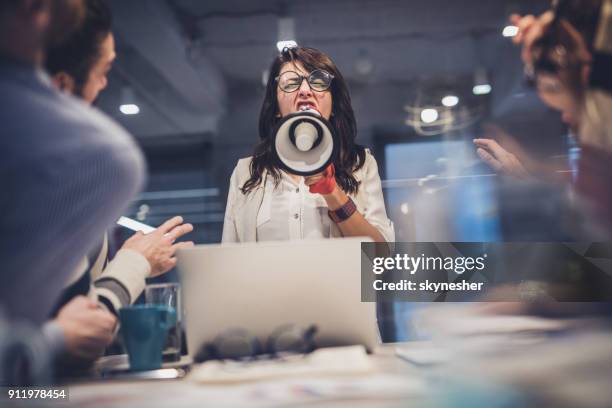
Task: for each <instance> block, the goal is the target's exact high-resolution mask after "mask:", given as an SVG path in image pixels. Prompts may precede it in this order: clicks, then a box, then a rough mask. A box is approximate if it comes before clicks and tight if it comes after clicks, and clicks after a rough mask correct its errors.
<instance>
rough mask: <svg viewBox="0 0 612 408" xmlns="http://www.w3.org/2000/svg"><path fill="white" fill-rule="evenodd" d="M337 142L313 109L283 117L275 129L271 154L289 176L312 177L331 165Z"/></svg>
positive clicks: (323, 120)
mask: <svg viewBox="0 0 612 408" xmlns="http://www.w3.org/2000/svg"><path fill="white" fill-rule="evenodd" d="M337 148H338V143H337V142H336V136H335V135H334V132H332V127H331V124H330V123H329V122H328V121H327V120H325V119H324V118H323V117H322V116H321V115H320V114H319V112H317V111H316V110H312V109H311V110H304V111H300V112H297V113H292V114H291V115H287V116H285V117H284V118H283V119H282V120H281V122H280V123H279V124H278V125H277V126H276V133H275V139H274V151H275V152H276V156H277V158H278V160H279V163H280V165H281V167H282V168H283V169H284V170H286V171H287V172H289V173H291V174H296V175H298V176H312V175H314V174H318V173H321V172H323V171H325V169H327V167H328V166H329V165H330V164H331V163H332V161H333V159H334V157H335V155H336V150H337Z"/></svg>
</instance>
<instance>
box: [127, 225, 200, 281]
mask: <svg viewBox="0 0 612 408" xmlns="http://www.w3.org/2000/svg"><path fill="white" fill-rule="evenodd" d="M191 231H193V225H191V224H183V217H179V216H177V217H174V218H171V219H169V220H168V221H166V222H164V223H163V224H162V225H161V226H159V227H158V228H157V229H156V230H155V231H153V232H151V233H149V234H147V235H145V234H143V233H142V232H140V231H139V232H137V233H136V234H134V235H133V236H132V237H131V238H130V239H128V240H127V241H125V243H124V244H123V246H122V247H121V248H122V249H131V250H134V251H137V252H139V253H141V254H142V255H143V256H144V257H145V258H147V261H149V264H150V265H151V273H150V275H149V277H155V276H159V275H162V274H164V273H166V272H168V271H169V270H170V269H172V268H174V267H175V266H176V257H175V256H174V254H175V253H176V251H177V250H179V249H181V248H190V247H192V246H193V242H191V241H189V242H179V243H176V244H175V243H174V242H175V241H176V240H177V239H178V238H180V237H182V236H183V235H185V234H187V233H189V232H191Z"/></svg>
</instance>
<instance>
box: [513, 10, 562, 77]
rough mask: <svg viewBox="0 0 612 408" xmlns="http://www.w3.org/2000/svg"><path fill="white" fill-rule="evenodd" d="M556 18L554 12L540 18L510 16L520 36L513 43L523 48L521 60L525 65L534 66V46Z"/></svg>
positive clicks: (546, 13) (548, 12)
mask: <svg viewBox="0 0 612 408" xmlns="http://www.w3.org/2000/svg"><path fill="white" fill-rule="evenodd" d="M554 18H555V15H554V13H553V12H552V11H547V12H545V13H544V14H542V15H540V16H539V17H536V16H533V15H527V16H520V15H518V14H513V15H512V16H510V23H512V24H513V25H515V26H517V27H518V29H519V31H518V34H517V35H516V36H514V38H512V42H514V43H515V44H516V45H521V46H522V47H523V50H522V52H521V58H522V59H523V63H525V65H528V66H531V65H532V64H533V60H532V49H533V44H535V43H536V41H538V40H539V39H540V38H541V37H542V35H543V34H544V31H545V30H546V28H547V27H548V26H549V25H550V23H552V21H553V19H554Z"/></svg>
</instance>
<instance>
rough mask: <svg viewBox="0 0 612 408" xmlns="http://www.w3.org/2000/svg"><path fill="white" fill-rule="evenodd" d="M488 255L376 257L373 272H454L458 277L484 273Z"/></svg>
mask: <svg viewBox="0 0 612 408" xmlns="http://www.w3.org/2000/svg"><path fill="white" fill-rule="evenodd" d="M486 259H487V254H483V255H482V256H479V257H470V256H467V257H466V256H458V257H450V256H447V257H442V256H425V254H421V256H409V255H408V254H397V255H395V256H394V257H376V258H374V259H373V263H372V272H374V274H376V275H381V274H383V273H385V272H386V271H392V270H396V271H406V272H408V273H409V274H410V275H414V274H416V273H417V272H420V271H423V272H427V271H441V270H445V271H452V272H455V273H456V274H457V275H462V274H463V273H465V272H472V271H482V270H484V269H485V268H486V263H485V261H486Z"/></svg>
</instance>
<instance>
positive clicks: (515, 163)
mask: <svg viewBox="0 0 612 408" xmlns="http://www.w3.org/2000/svg"><path fill="white" fill-rule="evenodd" d="M474 144H475V145H476V146H477V149H476V153H477V154H478V156H479V157H480V158H481V159H482V161H484V162H485V163H487V164H488V165H489V166H490V167H491V168H492V169H493V170H495V171H496V172H498V173H503V174H506V175H509V176H513V177H517V178H520V179H526V178H528V177H529V173H528V172H527V170H525V167H523V164H522V163H521V162H520V160H519V159H517V158H516V156H515V155H513V154H512V153H510V152H509V151H507V150H506V149H504V148H503V147H501V146H500V145H499V143H497V142H496V141H495V140H493V139H474Z"/></svg>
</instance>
